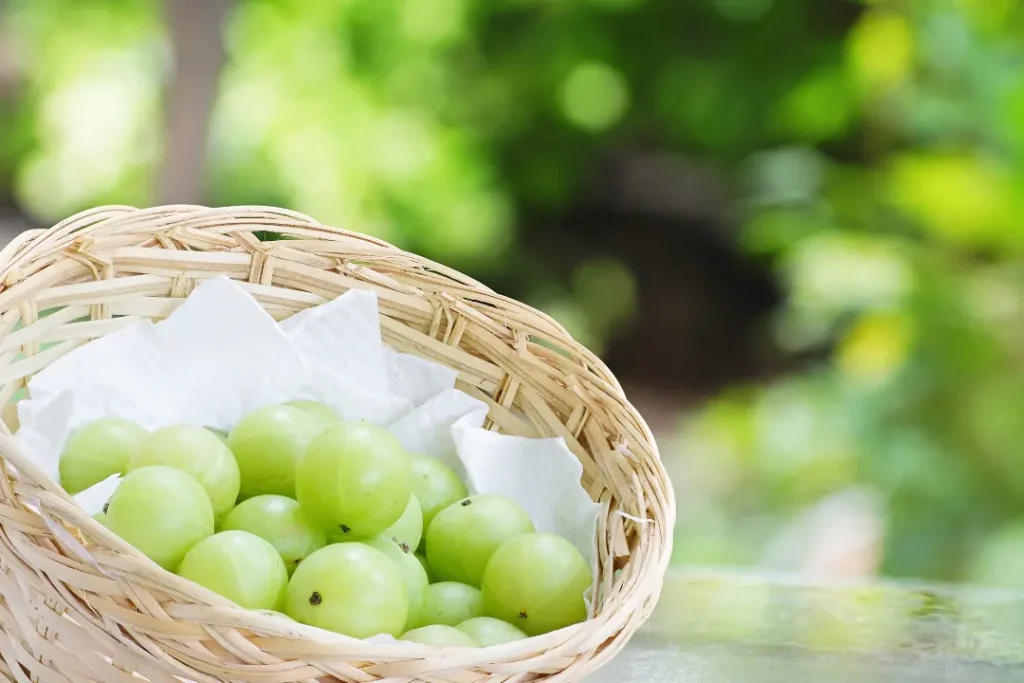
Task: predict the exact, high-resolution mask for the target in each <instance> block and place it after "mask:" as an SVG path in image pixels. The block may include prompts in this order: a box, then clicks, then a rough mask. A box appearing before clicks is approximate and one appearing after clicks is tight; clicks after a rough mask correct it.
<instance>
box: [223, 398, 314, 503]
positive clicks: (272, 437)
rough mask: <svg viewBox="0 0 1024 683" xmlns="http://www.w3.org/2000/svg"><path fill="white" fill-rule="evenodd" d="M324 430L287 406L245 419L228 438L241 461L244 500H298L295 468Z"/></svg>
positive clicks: (239, 461)
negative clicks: (278, 498)
mask: <svg viewBox="0 0 1024 683" xmlns="http://www.w3.org/2000/svg"><path fill="white" fill-rule="evenodd" d="M323 429H324V425H323V424H322V423H321V422H320V421H319V419H317V418H315V417H313V416H311V415H310V414H309V413H307V412H306V411H304V410H300V409H299V408H296V407H293V406H288V405H271V406H265V407H263V408H260V409H258V410H254V411H253V412H251V413H249V414H248V415H246V416H245V417H243V418H242V419H241V420H240V421H239V423H238V424H237V425H235V428H234V429H232V430H231V433H230V434H229V435H228V446H229V447H230V448H231V452H232V453H234V454H235V460H237V461H238V470H239V474H240V478H241V480H240V486H239V491H238V495H239V497H240V498H242V499H243V500H244V499H246V498H252V497H254V496H263V495H267V494H274V495H279V496H288V497H289V498H294V497H295V467H296V465H297V463H298V461H299V459H300V458H301V457H302V456H303V455H304V454H305V452H306V446H308V445H309V442H310V440H312V438H313V437H314V436H315V435H316V434H318V433H319V432H320V431H322V430H323Z"/></svg>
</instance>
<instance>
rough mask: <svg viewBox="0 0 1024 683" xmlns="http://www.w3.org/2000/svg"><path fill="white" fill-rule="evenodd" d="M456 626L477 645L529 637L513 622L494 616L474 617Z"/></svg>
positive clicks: (509, 641) (481, 645)
mask: <svg viewBox="0 0 1024 683" xmlns="http://www.w3.org/2000/svg"><path fill="white" fill-rule="evenodd" d="M455 628H457V629H459V630H460V631H462V632H463V633H465V634H466V635H467V636H469V637H470V638H471V639H472V640H473V642H474V643H476V645H477V647H490V646H492V645H504V644H505V643H511V642H513V641H516V640H523V639H524V638H527V637H529V636H527V635H526V634H525V633H523V632H522V631H521V630H519V629H518V628H516V627H515V626H513V625H512V624H510V623H508V622H506V621H502V620H501V619H495V618H494V617H474V618H472V619H467V620H466V621H464V622H462V623H461V624H459V625H458V626H456V627H455Z"/></svg>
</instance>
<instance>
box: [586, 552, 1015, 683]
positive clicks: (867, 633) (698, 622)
mask: <svg viewBox="0 0 1024 683" xmlns="http://www.w3.org/2000/svg"><path fill="white" fill-rule="evenodd" d="M1018 680H1019V681H1024V592H1020V591H1009V590H997V589H981V588H972V587H965V586H936V585H919V584H901V583H864V584H851V583H846V584H840V583H826V582H815V581H811V580H803V579H801V578H799V577H787V576H766V575H756V574H745V573H739V572H729V571H711V570H706V571H704V570H687V569H675V570H672V571H671V572H670V574H669V576H668V577H667V579H666V583H665V588H664V591H663V593H662V597H661V600H660V602H659V604H658V607H657V609H656V610H655V613H654V614H653V615H652V617H651V619H650V621H649V622H648V623H647V624H646V625H645V626H644V628H643V629H642V630H641V632H640V633H638V634H637V635H636V636H635V637H634V638H633V640H632V641H631V642H630V643H629V644H628V645H627V646H626V648H625V649H624V650H623V651H622V652H621V653H620V654H619V655H618V656H617V657H616V658H615V659H613V660H612V661H611V662H610V663H609V664H607V665H606V666H605V667H604V668H603V669H601V670H600V671H598V672H597V673H595V674H593V675H591V676H590V677H588V679H587V681H588V683H613V682H614V683H632V682H634V681H635V682H636V683H641V682H643V683H660V682H661V681H664V682H665V683H669V682H672V683H812V682H813V683H818V682H821V683H855V682H857V683H859V682H860V681H871V682H872V683H903V682H910V683H913V682H917V681H964V682H965V683H966V682H970V683H988V682H989V681H991V682H993V683H994V682H996V681H999V682H1003V681H1018Z"/></svg>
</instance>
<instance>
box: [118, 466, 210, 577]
mask: <svg viewBox="0 0 1024 683" xmlns="http://www.w3.org/2000/svg"><path fill="white" fill-rule="evenodd" d="M104 526H106V527H107V528H108V529H110V530H111V531H113V532H114V533H115V534H117V535H118V536H120V537H121V538H123V539H124V540H125V541H127V542H128V543H130V544H132V545H133V546H135V548H136V549H137V550H139V552H141V553H142V554H144V555H145V556H146V557H148V558H150V559H151V560H153V561H154V562H156V563H157V564H158V565H160V566H161V567H163V568H164V569H167V570H168V571H172V572H173V571H175V570H177V568H178V565H179V564H180V563H181V560H182V558H183V557H185V553H187V552H188V551H189V550H190V549H191V548H192V546H194V545H195V544H196V543H198V542H199V541H201V540H203V539H204V538H206V537H207V536H211V535H213V507H212V506H211V505H210V498H209V496H207V495H206V491H205V490H204V489H203V487H202V486H201V485H200V484H199V482H197V481H196V480H195V479H193V478H192V477H191V476H190V475H188V474H186V473H184V472H182V471H181V470H178V469H175V468H173V467H167V466H165V465H156V466H152V467H141V468H139V469H137V470H133V471H131V472H129V473H128V474H127V475H125V478H124V479H123V480H122V481H121V483H120V485H119V486H118V487H117V490H116V491H114V495H112V496H111V497H110V502H109V503H108V504H107V512H106V515H105V517H104Z"/></svg>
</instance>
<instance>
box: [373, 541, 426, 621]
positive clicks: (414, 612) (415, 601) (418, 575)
mask: <svg viewBox="0 0 1024 683" xmlns="http://www.w3.org/2000/svg"><path fill="white" fill-rule="evenodd" d="M367 545H369V546H370V547H371V548H376V549H377V550H379V551H381V552H382V553H384V554H385V555H387V556H388V557H389V558H390V559H391V561H392V562H394V563H395V566H396V567H398V571H400V572H401V573H402V581H404V582H405V595H406V597H407V598H408V599H409V612H408V614H406V617H405V628H406V629H410V628H415V627H416V625H417V624H419V623H420V615H421V614H422V613H423V602H424V600H426V597H427V586H428V585H429V584H430V581H429V580H428V579H427V572H426V571H425V570H424V569H423V565H421V564H420V562H419V560H417V559H416V555H414V554H413V552H412V551H411V550H408V546H404V547H403V546H402V545H400V544H398V543H395V542H394V541H393V540H391V539H390V538H386V537H385V536H383V535H382V536H378V537H377V538H376V539H374V540H372V541H370V542H369V543H367Z"/></svg>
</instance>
